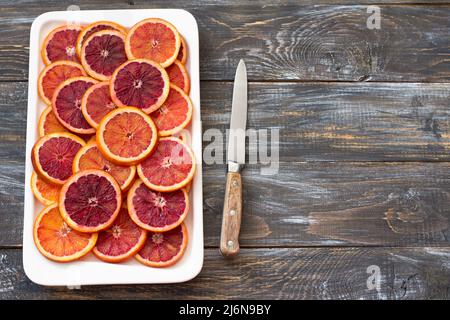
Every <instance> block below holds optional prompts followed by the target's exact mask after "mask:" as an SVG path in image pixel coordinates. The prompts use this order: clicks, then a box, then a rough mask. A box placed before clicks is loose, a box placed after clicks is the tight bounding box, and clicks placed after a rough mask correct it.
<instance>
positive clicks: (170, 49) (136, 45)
mask: <svg viewBox="0 0 450 320" xmlns="http://www.w3.org/2000/svg"><path fill="white" fill-rule="evenodd" d="M180 44H181V40H180V35H179V33H178V31H177V29H176V28H175V27H174V26H173V25H172V24H170V23H169V22H167V21H165V20H163V19H158V18H150V19H146V20H142V21H141V22H138V23H137V24H135V25H134V26H133V27H132V28H131V29H130V31H129V32H128V35H127V38H126V40H125V50H126V51H127V55H128V58H129V59H141V58H144V59H150V60H153V61H155V62H157V63H159V64H160V65H161V66H162V67H163V68H166V67H168V66H170V65H171V64H172V63H173V62H174V61H175V59H176V58H177V56H178V51H179V49H180Z"/></svg>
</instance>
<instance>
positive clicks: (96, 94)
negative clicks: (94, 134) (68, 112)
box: [81, 82, 117, 129]
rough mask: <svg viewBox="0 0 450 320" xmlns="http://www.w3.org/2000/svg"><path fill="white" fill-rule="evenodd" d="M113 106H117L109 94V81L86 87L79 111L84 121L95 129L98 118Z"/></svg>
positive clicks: (113, 107) (101, 117) (100, 118)
mask: <svg viewBox="0 0 450 320" xmlns="http://www.w3.org/2000/svg"><path fill="white" fill-rule="evenodd" d="M115 108H117V107H116V105H115V104H114V102H112V100H111V95H110V94H109V82H100V83H97V84H95V85H93V86H92V87H90V88H89V89H87V91H86V93H85V94H84V95H83V99H81V112H82V113H83V116H84V118H85V119H86V121H87V122H88V123H89V124H90V125H91V126H92V127H93V128H95V129H97V128H98V125H99V123H100V120H102V119H103V117H104V116H106V115H107V114H108V113H109V112H110V111H112V110H114V109H115Z"/></svg>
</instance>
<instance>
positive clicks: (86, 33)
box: [77, 21, 127, 55]
mask: <svg viewBox="0 0 450 320" xmlns="http://www.w3.org/2000/svg"><path fill="white" fill-rule="evenodd" d="M102 30H115V31H119V32H122V33H123V34H126V33H127V30H126V29H125V28H124V27H123V26H121V25H120V24H117V23H115V22H112V21H97V22H94V23H91V24H90V25H88V26H86V28H84V29H83V30H82V31H81V32H80V34H79V35H78V39H77V53H78V55H81V48H82V47H83V44H84V42H85V41H86V39H88V38H89V37H90V36H91V35H93V34H94V33H96V32H99V31H102Z"/></svg>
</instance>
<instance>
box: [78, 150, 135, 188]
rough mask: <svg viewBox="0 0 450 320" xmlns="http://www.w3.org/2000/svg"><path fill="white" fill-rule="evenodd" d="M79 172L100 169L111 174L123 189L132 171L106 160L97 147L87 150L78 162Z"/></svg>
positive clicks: (129, 168)
mask: <svg viewBox="0 0 450 320" xmlns="http://www.w3.org/2000/svg"><path fill="white" fill-rule="evenodd" d="M78 168H79V170H87V169H100V170H103V171H106V172H108V173H109V174H111V175H112V176H113V177H114V179H116V181H117V182H118V183H119V185H120V187H121V188H122V189H123V188H124V187H125V183H126V182H129V181H128V180H129V179H130V175H131V174H132V173H133V169H132V168H131V167H127V166H119V165H116V164H114V163H112V162H110V161H108V160H106V159H105V158H104V157H103V155H102V154H101V152H100V150H99V149H98V148H97V146H92V147H91V148H89V149H88V150H87V151H86V152H85V153H84V154H83V155H82V156H81V157H80V160H79V162H78Z"/></svg>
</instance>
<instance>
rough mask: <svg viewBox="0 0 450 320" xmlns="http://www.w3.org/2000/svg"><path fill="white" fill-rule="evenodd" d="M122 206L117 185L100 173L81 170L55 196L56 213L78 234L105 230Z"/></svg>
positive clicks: (111, 178)
mask: <svg viewBox="0 0 450 320" xmlns="http://www.w3.org/2000/svg"><path fill="white" fill-rule="evenodd" d="M121 204H122V193H121V191H120V187H119V184H118V183H117V182H116V180H115V179H114V178H113V177H112V176H111V175H110V174H108V173H106V172H104V171H101V170H93V169H92V170H83V171H80V172H78V173H77V174H75V175H73V176H72V177H70V178H69V179H68V180H67V182H66V183H65V184H64V185H63V187H62V189H61V193H60V194H59V211H60V212H61V216H62V217H63V219H64V220H65V221H66V222H67V224H68V225H69V226H70V227H71V228H73V229H75V230H77V231H80V232H97V231H100V230H104V229H107V228H108V227H110V226H111V224H112V223H113V222H114V220H115V219H116V217H117V215H118V214H119V211H120V206H121Z"/></svg>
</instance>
